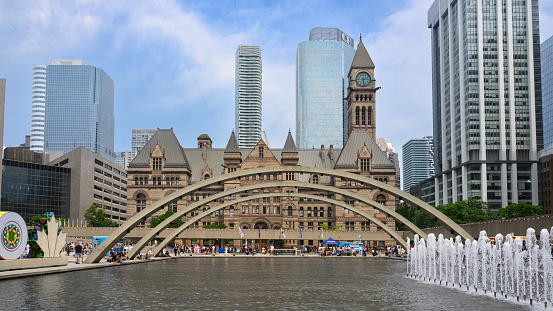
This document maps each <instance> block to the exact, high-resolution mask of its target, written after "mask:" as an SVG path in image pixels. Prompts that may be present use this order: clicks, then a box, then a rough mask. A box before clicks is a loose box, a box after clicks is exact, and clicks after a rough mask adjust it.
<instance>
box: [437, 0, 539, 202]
mask: <svg viewBox="0 0 553 311" xmlns="http://www.w3.org/2000/svg"><path fill="white" fill-rule="evenodd" d="M538 15H539V9H538V2H537V1H513V0H507V1H453V0H436V1H435V2H434V3H433V5H432V6H431V7H430V9H429V11H428V27H429V28H430V30H431V51H432V77H433V78H432V101H433V103H432V106H433V119H434V120H433V124H434V135H433V136H434V156H435V166H436V178H435V183H434V186H435V187H434V191H433V193H434V195H435V198H434V201H435V204H447V203H451V202H456V201H460V200H466V199H468V198H471V197H476V198H478V199H480V200H483V201H486V202H488V203H489V205H490V207H491V208H492V209H498V208H502V207H505V206H506V205H508V204H510V203H517V202H528V203H531V204H534V205H537V204H538V150H541V149H542V148H543V133H542V102H541V99H542V96H541V73H540V71H541V69H540V68H541V66H540V45H539V43H540V40H539V16H538Z"/></svg>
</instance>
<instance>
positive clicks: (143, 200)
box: [136, 193, 146, 213]
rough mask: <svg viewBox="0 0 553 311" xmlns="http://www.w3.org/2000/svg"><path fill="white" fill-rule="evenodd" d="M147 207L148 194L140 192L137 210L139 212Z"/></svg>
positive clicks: (137, 197)
mask: <svg viewBox="0 0 553 311" xmlns="http://www.w3.org/2000/svg"><path fill="white" fill-rule="evenodd" d="M145 208H146V196H145V195H144V194H142V193H139V194H138V195H137V196H136V212H137V213H138V212H140V211H141V210H143V209H145Z"/></svg>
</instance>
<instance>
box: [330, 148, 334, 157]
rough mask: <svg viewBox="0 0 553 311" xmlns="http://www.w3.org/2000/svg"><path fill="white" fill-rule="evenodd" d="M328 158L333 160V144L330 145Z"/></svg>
mask: <svg viewBox="0 0 553 311" xmlns="http://www.w3.org/2000/svg"><path fill="white" fill-rule="evenodd" d="M330 159H331V160H334V145H330Z"/></svg>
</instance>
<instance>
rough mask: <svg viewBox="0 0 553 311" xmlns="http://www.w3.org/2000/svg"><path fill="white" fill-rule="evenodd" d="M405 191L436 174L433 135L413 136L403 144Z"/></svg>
mask: <svg viewBox="0 0 553 311" xmlns="http://www.w3.org/2000/svg"><path fill="white" fill-rule="evenodd" d="M402 150H403V191H405V192H410V189H411V186H414V185H416V184H418V183H419V182H421V181H423V180H425V179H427V178H430V177H432V176H434V173H435V170H434V143H433V139H432V136H425V137H423V138H413V139H411V140H409V141H408V142H407V143H405V145H403V148H402Z"/></svg>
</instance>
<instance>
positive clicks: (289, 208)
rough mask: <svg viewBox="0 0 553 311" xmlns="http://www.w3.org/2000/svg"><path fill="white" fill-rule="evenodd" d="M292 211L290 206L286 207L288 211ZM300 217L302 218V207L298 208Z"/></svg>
mask: <svg viewBox="0 0 553 311" xmlns="http://www.w3.org/2000/svg"><path fill="white" fill-rule="evenodd" d="M291 209H292V207H291V206H289V207H288V211H290V210H291ZM300 217H303V207H300Z"/></svg>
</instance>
